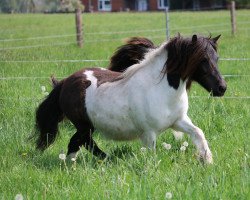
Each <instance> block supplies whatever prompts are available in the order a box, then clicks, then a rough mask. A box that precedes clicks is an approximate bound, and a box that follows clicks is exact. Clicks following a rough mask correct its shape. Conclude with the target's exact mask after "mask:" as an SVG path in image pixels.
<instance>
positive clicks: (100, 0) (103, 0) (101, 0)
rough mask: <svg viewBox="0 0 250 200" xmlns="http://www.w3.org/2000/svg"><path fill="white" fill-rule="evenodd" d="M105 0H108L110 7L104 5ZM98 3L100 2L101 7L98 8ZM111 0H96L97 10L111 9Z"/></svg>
mask: <svg viewBox="0 0 250 200" xmlns="http://www.w3.org/2000/svg"><path fill="white" fill-rule="evenodd" d="M105 1H109V4H110V7H105ZM100 4H102V8H100ZM111 7H112V5H111V0H98V10H99V11H111Z"/></svg>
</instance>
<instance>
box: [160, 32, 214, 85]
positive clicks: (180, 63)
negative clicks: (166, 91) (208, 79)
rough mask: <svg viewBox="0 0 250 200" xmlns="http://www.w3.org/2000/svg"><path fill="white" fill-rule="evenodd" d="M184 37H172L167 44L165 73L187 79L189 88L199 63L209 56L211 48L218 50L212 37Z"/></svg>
mask: <svg viewBox="0 0 250 200" xmlns="http://www.w3.org/2000/svg"><path fill="white" fill-rule="evenodd" d="M194 36H195V37H196V39H195V40H194V41H193V38H192V37H191V38H183V37H181V36H180V35H178V36H176V37H174V38H172V39H171V40H170V41H169V42H168V43H167V45H166V49H167V51H168V59H167V61H166V63H165V65H164V67H163V71H162V72H163V74H164V75H167V74H168V75H174V76H177V77H179V79H182V80H183V81H185V80H187V79H188V80H187V88H188V89H189V88H190V86H191V81H192V79H191V77H192V75H193V74H194V72H195V71H196V69H197V67H198V65H199V64H200V63H201V62H202V61H203V60H204V59H205V58H207V57H208V54H207V51H208V50H209V48H210V49H211V48H213V49H214V50H215V51H216V50H217V45H216V43H215V42H213V40H212V39H211V36H210V37H203V36H199V37H197V36H196V35H194ZM194 36H193V37H194Z"/></svg>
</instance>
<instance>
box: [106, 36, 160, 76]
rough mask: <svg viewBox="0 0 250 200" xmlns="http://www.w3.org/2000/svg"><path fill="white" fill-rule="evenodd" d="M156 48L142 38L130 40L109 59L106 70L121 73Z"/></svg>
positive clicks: (149, 41)
mask: <svg viewBox="0 0 250 200" xmlns="http://www.w3.org/2000/svg"><path fill="white" fill-rule="evenodd" d="M154 48H156V47H155V46H154V43H153V42H152V41H151V40H149V39H147V38H143V37H133V38H130V39H129V40H128V41H127V42H126V44H124V45H122V46H120V47H118V49H117V50H116V52H115V53H114V55H113V56H112V57H111V59H110V64H109V67H108V69H109V70H111V71H116V72H123V71H125V70H126V69H127V68H129V67H130V66H132V65H134V64H137V63H139V62H140V61H141V60H142V59H143V58H144V56H145V54H146V53H147V52H148V51H149V50H150V49H154Z"/></svg>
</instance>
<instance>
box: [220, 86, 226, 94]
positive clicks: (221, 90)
mask: <svg viewBox="0 0 250 200" xmlns="http://www.w3.org/2000/svg"><path fill="white" fill-rule="evenodd" d="M226 89H227V87H226V86H223V85H220V86H219V92H221V93H224V92H225V91H226Z"/></svg>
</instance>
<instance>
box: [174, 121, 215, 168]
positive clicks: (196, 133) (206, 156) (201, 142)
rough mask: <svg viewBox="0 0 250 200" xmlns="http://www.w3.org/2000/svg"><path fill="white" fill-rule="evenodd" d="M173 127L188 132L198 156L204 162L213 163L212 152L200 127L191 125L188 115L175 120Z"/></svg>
mask: <svg viewBox="0 0 250 200" xmlns="http://www.w3.org/2000/svg"><path fill="white" fill-rule="evenodd" d="M173 129H175V130H177V131H182V132H185V133H188V134H189V135H190V136H191V139H192V141H193V143H194V144H195V145H196V147H197V149H198V152H199V156H200V157H201V158H202V159H203V160H204V161H205V162H206V163H208V164H212V163H213V158H212V153H211V151H210V149H209V147H208V144H207V140H206V138H205V135H204V133H203V132H202V130H201V129H200V128H198V127H197V126H195V125H193V123H192V122H191V120H190V119H189V117H188V116H184V117H183V118H181V119H179V120H177V121H176V122H175V124H174V126H173Z"/></svg>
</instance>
